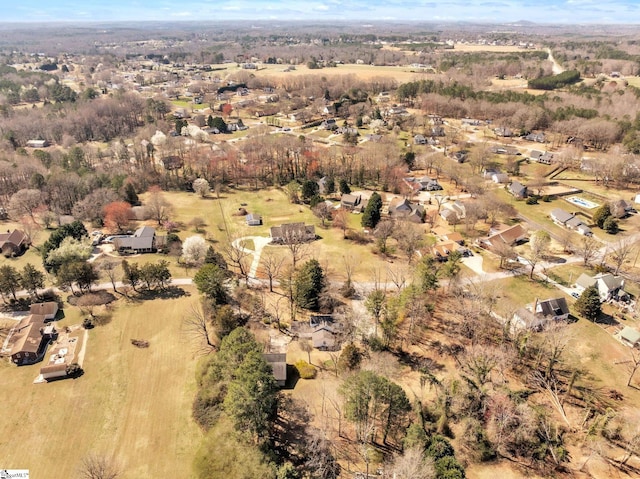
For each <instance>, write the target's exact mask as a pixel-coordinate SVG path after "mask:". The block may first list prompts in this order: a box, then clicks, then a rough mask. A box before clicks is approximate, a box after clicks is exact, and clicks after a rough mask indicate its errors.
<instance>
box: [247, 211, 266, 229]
mask: <svg viewBox="0 0 640 479" xmlns="http://www.w3.org/2000/svg"><path fill="white" fill-rule="evenodd" d="M245 221H246V222H247V226H260V225H261V224H262V216H260V215H258V214H255V213H249V214H248V215H247V216H245Z"/></svg>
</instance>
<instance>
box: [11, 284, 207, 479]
mask: <svg viewBox="0 0 640 479" xmlns="http://www.w3.org/2000/svg"><path fill="white" fill-rule="evenodd" d="M190 293H191V294H192V295H194V294H195V291H194V290H191V291H190ZM195 301H196V299H195V297H194V296H191V297H189V296H185V297H183V298H180V299H171V300H162V299H158V300H155V301H149V302H142V303H137V304H125V303H122V304H119V305H117V306H116V309H115V313H114V315H113V320H112V321H111V322H110V323H109V324H107V325H105V326H101V327H97V328H95V329H93V330H91V331H90V332H89V342H88V345H87V352H86V357H85V363H84V370H85V374H84V375H83V376H82V377H80V378H78V379H75V380H64V381H57V382H54V383H50V384H39V385H34V384H32V381H33V379H34V378H35V377H36V376H37V374H38V371H39V368H40V365H33V366H23V367H20V368H17V367H15V366H13V365H11V364H9V363H8V362H4V361H2V362H0V371H1V372H0V374H1V375H2V386H3V387H2V392H3V396H2V397H3V411H4V414H2V415H1V416H0V450H1V451H2V460H3V463H4V464H6V467H15V468H24V469H29V470H30V471H31V474H32V475H33V476H34V477H47V478H48V479H58V478H59V479H68V478H71V477H76V471H77V468H78V466H79V465H80V462H81V460H82V458H83V457H85V456H86V455H87V454H88V453H96V454H100V455H104V456H106V457H109V458H114V459H115V460H116V461H117V462H118V463H119V464H120V466H121V469H122V471H123V474H122V476H121V477H122V478H123V479H134V478H140V477H162V476H163V475H164V474H166V472H167V471H171V474H172V477H176V478H183V479H189V478H191V477H193V476H192V474H191V462H192V457H193V454H194V451H195V450H196V449H197V447H198V445H199V441H200V437H201V433H200V430H199V429H198V428H197V426H196V425H195V424H194V422H193V421H192V419H191V403H192V401H193V397H194V395H195V377H194V371H195V364H196V361H197V358H196V357H195V356H194V354H193V352H192V349H191V347H190V345H189V344H188V343H187V342H186V341H185V338H184V336H183V335H182V333H181V330H180V322H181V318H182V317H183V315H184V312H185V311H186V310H187V309H188V308H189V305H190V304H192V303H193V302H195ZM65 314H66V315H67V319H65V320H64V321H63V322H62V323H60V325H64V324H69V323H71V322H74V323H77V322H78V321H80V317H79V314H78V312H77V311H74V308H73V307H70V306H68V307H67V308H66V310H65ZM132 338H136V339H146V340H148V341H150V347H149V348H148V349H138V348H136V347H134V346H133V345H131V343H130V340H131V339H132ZM3 467H5V466H4V465H3Z"/></svg>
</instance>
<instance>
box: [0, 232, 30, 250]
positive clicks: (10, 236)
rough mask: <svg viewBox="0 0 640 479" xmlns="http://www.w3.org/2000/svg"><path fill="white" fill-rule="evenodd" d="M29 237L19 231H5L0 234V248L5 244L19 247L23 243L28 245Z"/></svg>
mask: <svg viewBox="0 0 640 479" xmlns="http://www.w3.org/2000/svg"><path fill="white" fill-rule="evenodd" d="M28 242H29V237H28V236H27V234H26V233H24V232H23V231H20V230H13V231H7V232H6V233H0V248H2V247H3V246H4V245H5V244H6V243H11V244H14V245H16V246H21V245H22V244H23V243H28Z"/></svg>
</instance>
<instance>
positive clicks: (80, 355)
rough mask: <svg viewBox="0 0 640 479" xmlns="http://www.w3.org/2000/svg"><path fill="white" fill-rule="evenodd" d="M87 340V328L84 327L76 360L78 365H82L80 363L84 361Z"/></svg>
mask: <svg viewBox="0 0 640 479" xmlns="http://www.w3.org/2000/svg"><path fill="white" fill-rule="evenodd" d="M87 341H89V330H88V329H85V330H84V334H83V335H82V347H81V348H80V352H79V353H78V360H77V361H76V362H77V363H78V364H79V365H80V367H82V364H83V363H84V355H85V353H86V352H87Z"/></svg>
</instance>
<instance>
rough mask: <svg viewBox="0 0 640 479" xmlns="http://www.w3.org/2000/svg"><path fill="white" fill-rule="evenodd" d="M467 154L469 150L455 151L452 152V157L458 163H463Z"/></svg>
mask: <svg viewBox="0 0 640 479" xmlns="http://www.w3.org/2000/svg"><path fill="white" fill-rule="evenodd" d="M468 154H469V152H468V151H466V150H460V151H456V152H455V153H454V154H453V159H454V160H456V161H457V162H458V163H464V162H465V161H466V159H467V155H468Z"/></svg>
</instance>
